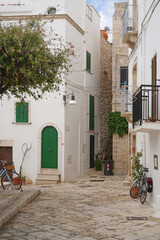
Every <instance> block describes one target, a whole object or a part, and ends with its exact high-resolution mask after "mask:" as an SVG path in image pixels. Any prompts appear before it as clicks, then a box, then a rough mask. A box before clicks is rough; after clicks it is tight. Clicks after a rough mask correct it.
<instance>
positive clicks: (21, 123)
mask: <svg viewBox="0 0 160 240" xmlns="http://www.w3.org/2000/svg"><path fill="white" fill-rule="evenodd" d="M12 124H16V125H31V124H32V123H31V122H28V123H23V122H12Z"/></svg>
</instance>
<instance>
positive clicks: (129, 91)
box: [121, 85, 133, 115]
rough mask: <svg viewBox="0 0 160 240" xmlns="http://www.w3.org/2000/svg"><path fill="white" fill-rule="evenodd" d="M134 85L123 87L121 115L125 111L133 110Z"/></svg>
mask: <svg viewBox="0 0 160 240" xmlns="http://www.w3.org/2000/svg"><path fill="white" fill-rule="evenodd" d="M132 96H133V87H132V86H128V85H124V86H122V87H121V115H122V114H123V113H125V112H132Z"/></svg>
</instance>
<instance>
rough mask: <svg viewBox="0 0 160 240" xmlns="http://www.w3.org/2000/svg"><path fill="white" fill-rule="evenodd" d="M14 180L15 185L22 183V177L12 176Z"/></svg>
mask: <svg viewBox="0 0 160 240" xmlns="http://www.w3.org/2000/svg"><path fill="white" fill-rule="evenodd" d="M12 181H13V183H14V185H19V184H20V178H18V177H17V178H12Z"/></svg>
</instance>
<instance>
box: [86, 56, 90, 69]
mask: <svg viewBox="0 0 160 240" xmlns="http://www.w3.org/2000/svg"><path fill="white" fill-rule="evenodd" d="M86 70H87V71H88V72H90V71H91V54H90V53H89V52H86Z"/></svg>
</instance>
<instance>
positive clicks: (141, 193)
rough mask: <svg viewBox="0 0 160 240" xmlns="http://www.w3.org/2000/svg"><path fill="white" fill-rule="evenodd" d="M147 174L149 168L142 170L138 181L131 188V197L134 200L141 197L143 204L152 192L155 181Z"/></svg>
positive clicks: (142, 168)
mask: <svg viewBox="0 0 160 240" xmlns="http://www.w3.org/2000/svg"><path fill="white" fill-rule="evenodd" d="M145 172H149V170H148V168H145V167H142V166H141V168H140V175H139V176H138V179H136V180H135V181H134V182H133V183H132V185H131V188H130V196H131V197H132V198H134V199H135V198H138V197H140V202H141V204H143V203H144V202H145V200H146V197H147V192H152V187H153V181H152V178H148V177H146V174H145Z"/></svg>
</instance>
